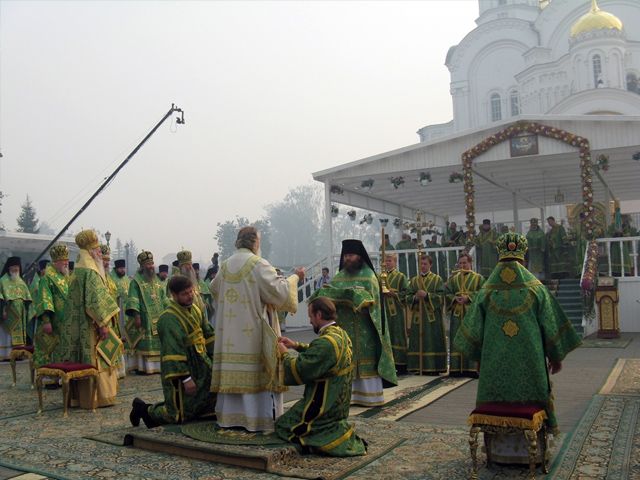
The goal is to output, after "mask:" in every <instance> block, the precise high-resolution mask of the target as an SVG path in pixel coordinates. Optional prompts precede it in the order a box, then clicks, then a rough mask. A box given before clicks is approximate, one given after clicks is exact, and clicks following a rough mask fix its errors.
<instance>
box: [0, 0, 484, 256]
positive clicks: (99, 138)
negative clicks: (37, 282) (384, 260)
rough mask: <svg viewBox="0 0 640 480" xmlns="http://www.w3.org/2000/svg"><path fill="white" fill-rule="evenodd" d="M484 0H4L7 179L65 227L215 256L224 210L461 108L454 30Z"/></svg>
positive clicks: (280, 192)
mask: <svg viewBox="0 0 640 480" xmlns="http://www.w3.org/2000/svg"><path fill="white" fill-rule="evenodd" d="M477 15H478V2H477V1H475V0H444V1H436V0H430V1H422V2H418V1H413V2H365V1H362V2H337V1H332V2H329V1H326V2H267V1H260V2H248V1H247V2H213V1H201V2H195V1H194V2H169V1H162V2H152V1H141V2H129V1H107V2H97V1H85V2H80V1H73V2H58V1H46V2H36V1H4V0H3V1H0V151H1V152H2V154H3V156H4V158H2V159H1V160H0V169H1V170H0V189H1V190H2V191H3V192H5V194H6V195H8V197H6V198H5V200H4V202H3V203H4V205H3V207H2V221H3V222H4V223H5V225H6V227H7V228H8V229H10V230H13V229H15V227H16V222H15V219H16V217H17V216H18V214H19V212H20V205H21V204H22V203H23V202H24V200H25V197H26V195H27V194H29V196H30V197H31V198H32V200H33V203H34V206H35V208H36V209H37V212H38V216H39V218H40V220H43V221H46V222H48V223H49V224H50V225H52V226H53V227H54V228H57V229H58V228H60V227H62V226H63V225H64V224H65V223H66V222H67V221H68V219H69V218H70V217H71V215H72V214H73V213H75V211H76V210H77V209H78V208H79V207H80V205H81V204H82V203H83V202H84V201H85V200H86V199H87V198H88V197H89V195H90V194H91V193H92V192H93V190H95V188H97V186H98V185H99V183H100V182H101V181H102V179H104V178H105V177H106V176H107V175H108V174H109V173H110V172H111V170H113V168H115V166H116V165H117V164H118V163H119V162H120V161H121V160H122V159H124V157H125V156H126V155H127V154H128V153H129V151H130V150H131V149H132V148H133V147H134V146H135V145H136V144H137V143H138V142H139V141H140V140H141V139H142V137H143V136H144V135H145V134H146V133H147V131H148V130H149V129H150V128H151V127H152V126H153V125H154V124H155V123H156V122H157V121H158V120H160V118H161V117H162V115H163V114H164V113H165V112H166V111H167V110H168V109H169V107H170V106H171V103H172V102H175V103H176V104H177V105H178V106H179V107H181V108H183V109H184V111H185V120H186V122H187V123H186V125H184V126H179V127H178V128H177V129H176V128H174V127H175V125H170V124H169V122H167V123H166V124H165V125H164V126H163V127H162V128H161V129H160V130H158V132H157V133H156V134H155V135H154V136H153V137H152V138H151V140H150V141H149V142H148V143H147V144H146V145H145V146H144V147H143V149H142V150H141V151H140V152H139V153H138V155H136V156H135V157H134V159H133V160H132V161H131V163H130V164H129V165H127V166H126V167H125V169H124V170H123V171H122V172H121V173H120V175H119V176H118V177H117V178H116V179H115V181H114V182H113V183H112V184H111V185H110V186H109V187H108V188H107V190H106V191H105V192H104V193H103V194H102V195H101V196H100V197H99V198H98V199H97V200H96V201H95V202H94V203H93V204H92V205H91V206H90V207H89V209H88V210H87V211H86V212H85V213H84V214H83V215H82V216H81V217H80V218H79V219H78V220H77V221H76V223H75V224H74V225H73V226H72V227H71V228H72V229H73V230H75V231H78V230H80V228H82V227H95V228H98V229H100V230H102V231H103V232H104V231H106V230H109V231H111V232H112V234H113V238H112V242H113V241H114V240H115V238H116V237H119V238H121V239H122V240H123V241H125V240H127V239H129V238H133V239H134V240H135V241H136V243H137V245H138V247H140V248H145V249H149V250H151V251H152V252H154V253H155V255H156V257H160V258H161V257H162V256H163V255H165V254H166V253H168V252H174V251H176V250H178V249H180V248H181V247H185V248H189V249H191V250H193V252H194V257H195V258H197V259H200V260H202V261H206V260H207V259H209V258H210V257H211V253H212V252H213V251H214V250H215V249H216V245H215V240H214V239H213V235H214V234H215V230H216V223H217V222H221V221H225V220H227V219H232V218H234V217H235V215H241V216H246V217H249V218H250V219H256V218H258V217H260V216H261V215H262V214H263V213H264V210H263V206H264V205H265V204H269V203H273V202H277V201H279V200H280V199H282V198H283V196H284V195H285V194H286V192H287V191H288V189H289V188H290V187H294V186H297V185H300V184H305V183H311V182H312V181H313V180H312V178H311V173H312V172H314V171H318V170H322V169H325V168H329V167H332V166H335V165H339V164H341V163H345V162H349V161H353V160H357V159H359V158H363V157H367V156H370V155H374V154H376V153H381V152H384V151H388V150H391V149H394V148H398V147H401V146H405V145H409V144H413V143H416V142H417V141H418V136H417V135H416V133H415V132H416V130H417V129H418V128H420V127H422V126H424V125H427V124H432V123H439V122H446V121H449V120H450V119H451V115H452V114H451V97H450V95H449V73H448V71H447V69H446V67H445V66H444V59H445V55H446V53H447V50H448V49H449V47H450V46H452V45H455V44H457V43H459V41H460V40H461V39H462V38H463V37H464V35H466V34H467V33H468V32H469V31H470V30H471V29H473V28H474V26H475V24H474V20H475V18H476V17H477Z"/></svg>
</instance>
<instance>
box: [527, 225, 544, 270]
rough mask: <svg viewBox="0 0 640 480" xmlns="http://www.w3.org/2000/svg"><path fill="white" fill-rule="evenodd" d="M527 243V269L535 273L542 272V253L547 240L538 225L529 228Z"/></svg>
mask: <svg viewBox="0 0 640 480" xmlns="http://www.w3.org/2000/svg"><path fill="white" fill-rule="evenodd" d="M527 243H528V244H529V250H527V258H528V260H529V264H528V268H529V271H531V272H532V273H537V274H542V273H544V254H545V251H546V249H547V241H546V237H545V234H544V232H543V231H542V229H541V228H540V227H538V228H536V229H533V228H530V229H529V231H528V232H527Z"/></svg>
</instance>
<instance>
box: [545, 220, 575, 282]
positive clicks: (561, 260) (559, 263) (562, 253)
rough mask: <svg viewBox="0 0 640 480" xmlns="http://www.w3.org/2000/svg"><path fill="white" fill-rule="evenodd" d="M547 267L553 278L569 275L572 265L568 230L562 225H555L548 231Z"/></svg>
mask: <svg viewBox="0 0 640 480" xmlns="http://www.w3.org/2000/svg"><path fill="white" fill-rule="evenodd" d="M546 238H547V267H548V272H549V275H550V277H551V278H554V277H561V276H567V275H568V274H569V272H570V269H571V265H570V262H569V254H568V248H567V247H568V244H569V239H568V237H567V232H566V231H565V229H564V227H563V226H562V225H558V224H556V225H554V226H553V228H551V230H549V231H548V232H547V236H546Z"/></svg>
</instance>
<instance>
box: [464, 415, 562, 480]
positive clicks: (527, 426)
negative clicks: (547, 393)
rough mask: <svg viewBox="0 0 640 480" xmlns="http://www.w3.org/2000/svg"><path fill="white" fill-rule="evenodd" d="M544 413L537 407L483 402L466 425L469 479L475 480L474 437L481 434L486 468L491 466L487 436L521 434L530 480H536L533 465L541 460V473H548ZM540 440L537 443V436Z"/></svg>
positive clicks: (489, 443)
mask: <svg viewBox="0 0 640 480" xmlns="http://www.w3.org/2000/svg"><path fill="white" fill-rule="evenodd" d="M546 420H547V414H546V412H545V411H544V408H542V407H540V406H539V405H527V404H524V405H523V404H509V403H485V404H483V405H481V406H479V407H477V408H476V409H475V410H474V411H473V412H471V415H469V419H468V420H467V423H468V424H469V425H471V430H470V432H469V446H470V448H471V461H472V462H473V467H472V471H471V478H472V479H477V478H478V456H477V452H478V434H479V433H480V432H482V433H483V434H484V444H485V449H486V453H487V467H489V466H491V462H492V461H493V458H492V451H491V437H492V436H494V435H500V434H501V435H513V434H522V435H523V436H524V439H525V441H526V443H527V453H528V457H529V474H530V478H536V463H537V460H538V458H541V459H542V471H543V472H544V473H549V468H548V467H549V465H548V462H549V458H548V449H547V441H548V439H547V428H546ZM539 436H540V437H541V441H538V437H539Z"/></svg>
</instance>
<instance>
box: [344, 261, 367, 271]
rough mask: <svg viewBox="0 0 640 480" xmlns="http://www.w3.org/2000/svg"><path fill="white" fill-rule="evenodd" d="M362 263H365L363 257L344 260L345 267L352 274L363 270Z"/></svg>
mask: <svg viewBox="0 0 640 480" xmlns="http://www.w3.org/2000/svg"><path fill="white" fill-rule="evenodd" d="M362 265H364V260H363V259H362V258H359V259H358V260H354V261H353V262H352V261H349V260H345V261H344V269H345V270H346V271H347V273H350V274H354V273H356V272H359V271H360V270H362Z"/></svg>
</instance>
